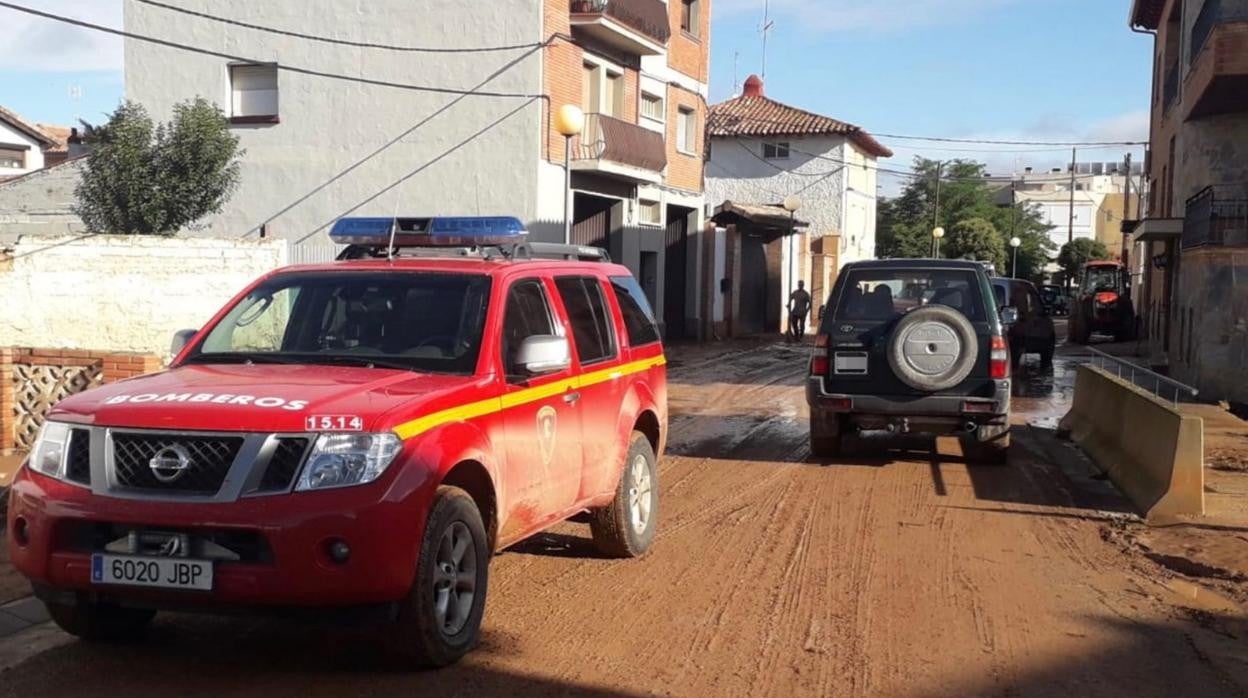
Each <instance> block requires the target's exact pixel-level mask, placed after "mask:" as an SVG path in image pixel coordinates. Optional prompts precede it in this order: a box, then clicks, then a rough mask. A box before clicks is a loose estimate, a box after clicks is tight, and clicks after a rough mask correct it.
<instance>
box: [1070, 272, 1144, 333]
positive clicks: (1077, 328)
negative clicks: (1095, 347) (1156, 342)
mask: <svg viewBox="0 0 1248 698" xmlns="http://www.w3.org/2000/svg"><path fill="white" fill-rule="evenodd" d="M1093 332H1101V333H1104V334H1109V335H1113V337H1114V341H1116V342H1123V341H1127V340H1130V339H1133V338H1134V337H1135V309H1134V307H1133V306H1132V304H1131V284H1130V276H1129V275H1128V273H1127V269H1126V267H1124V266H1123V265H1122V264H1120V263H1118V262H1114V261H1110V260H1101V261H1095V262H1088V263H1087V264H1085V265H1084V266H1083V275H1082V281H1080V283H1079V288H1078V289H1077V290H1076V291H1075V296H1074V299H1073V302H1072V304H1071V310H1070V322H1069V323H1068V324H1067V325H1066V336H1067V339H1068V340H1070V341H1072V342H1075V343H1078V344H1087V343H1088V340H1090V339H1091V338H1092V333H1093Z"/></svg>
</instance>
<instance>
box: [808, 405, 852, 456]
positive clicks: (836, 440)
mask: <svg viewBox="0 0 1248 698" xmlns="http://www.w3.org/2000/svg"><path fill="white" fill-rule="evenodd" d="M844 438H845V435H844V433H843V430H842V429H841V418H840V417H839V416H838V415H835V414H828V415H825V414H821V413H819V412H818V411H816V410H811V411H810V454H811V455H813V456H815V457H816V458H832V457H835V456H839V455H841V451H842V448H843V446H844Z"/></svg>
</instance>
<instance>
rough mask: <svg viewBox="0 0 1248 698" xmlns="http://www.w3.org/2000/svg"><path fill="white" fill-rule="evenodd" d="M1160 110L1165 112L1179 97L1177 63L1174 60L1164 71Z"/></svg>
mask: <svg viewBox="0 0 1248 698" xmlns="http://www.w3.org/2000/svg"><path fill="white" fill-rule="evenodd" d="M1161 95H1162V97H1161V111H1162V113H1163V114H1164V113H1166V112H1168V111H1170V107H1172V106H1174V102H1175V100H1177V99H1178V98H1179V64H1178V63H1177V62H1176V63H1175V64H1174V65H1172V66H1170V69H1169V70H1167V71H1166V81H1165V82H1164V83H1162V91H1161Z"/></svg>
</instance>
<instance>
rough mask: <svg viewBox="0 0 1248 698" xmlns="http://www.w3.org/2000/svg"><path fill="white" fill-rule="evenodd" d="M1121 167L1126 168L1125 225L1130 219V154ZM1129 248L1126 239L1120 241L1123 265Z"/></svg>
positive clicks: (1123, 214) (1124, 189)
mask: <svg viewBox="0 0 1248 698" xmlns="http://www.w3.org/2000/svg"><path fill="white" fill-rule="evenodd" d="M1123 166H1124V167H1126V175H1127V176H1126V179H1125V181H1126V185H1125V186H1124V187H1123V189H1122V222H1123V223H1126V222H1127V220H1128V219H1129V218H1131V153H1127V156H1126V157H1125V158H1124V162H1123ZM1130 249H1131V248H1130V247H1129V246H1128V244H1127V239H1126V238H1123V239H1122V250H1121V251H1120V254H1119V256H1120V257H1122V263H1123V264H1130V260H1129V255H1128V254H1127V253H1128V251H1129V250H1130Z"/></svg>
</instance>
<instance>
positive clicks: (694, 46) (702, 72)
mask: <svg viewBox="0 0 1248 698" xmlns="http://www.w3.org/2000/svg"><path fill="white" fill-rule="evenodd" d="M698 4H699V6H700V17H699V25H700V27H699V29H698V35H697V36H696V37H695V36H692V35H690V34H686V33H685V32H683V31H681V29H680V12H681V2H680V0H669V2H668V3H667V9H668V14H669V15H670V19H671V23H672V39H671V41H669V42H668V44H667V65H668V67H670V68H672V69H673V70H677V71H680V72H682V73H684V74H685V75H688V76H689V77H691V78H696V79H697V81H698V82H702V83H705V82H707V81H708V76H709V74H710V63H711V61H710V37H711V0H700V2H699V3H698Z"/></svg>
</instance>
